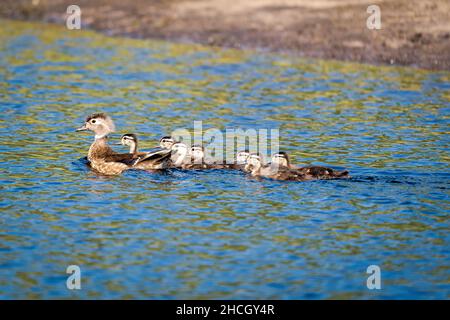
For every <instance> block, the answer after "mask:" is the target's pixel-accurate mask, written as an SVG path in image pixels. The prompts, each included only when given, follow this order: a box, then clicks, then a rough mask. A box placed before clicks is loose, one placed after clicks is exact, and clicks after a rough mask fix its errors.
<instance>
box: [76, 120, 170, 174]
mask: <svg viewBox="0 0 450 320" xmlns="http://www.w3.org/2000/svg"><path fill="white" fill-rule="evenodd" d="M114 130H115V126H114V122H113V121H112V119H111V117H109V116H108V115H106V114H105V113H94V114H92V115H90V116H88V117H87V118H86V121H85V123H84V124H83V126H81V127H80V128H78V129H76V131H92V132H94V133H95V140H94V142H93V143H92V144H91V146H90V147H89V151H88V156H87V158H88V161H89V162H90V165H91V167H92V168H93V169H94V170H96V171H97V172H99V173H101V174H105V175H117V174H121V173H122V172H123V171H125V170H128V169H133V168H137V169H140V167H141V166H142V165H146V166H151V167H154V168H155V169H156V168H160V166H161V163H162V162H163V161H164V160H165V159H167V158H168V157H169V156H170V152H168V151H167V150H163V151H161V150H159V151H155V152H149V153H146V154H145V155H143V156H139V157H137V158H136V157H135V156H134V155H133V154H131V153H125V154H122V153H116V152H114V151H113V150H112V149H111V147H110V146H109V144H108V135H109V134H110V133H111V132H114Z"/></svg>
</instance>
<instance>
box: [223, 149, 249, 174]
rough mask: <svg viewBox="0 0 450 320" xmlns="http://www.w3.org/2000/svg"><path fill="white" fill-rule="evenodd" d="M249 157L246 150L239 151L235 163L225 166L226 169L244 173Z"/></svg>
mask: <svg viewBox="0 0 450 320" xmlns="http://www.w3.org/2000/svg"><path fill="white" fill-rule="evenodd" d="M249 156H250V152H248V151H247V150H245V151H239V152H238V153H236V161H235V162H234V163H232V164H227V168H228V169H234V170H241V171H244V169H245V165H246V163H247V159H248V157H249Z"/></svg>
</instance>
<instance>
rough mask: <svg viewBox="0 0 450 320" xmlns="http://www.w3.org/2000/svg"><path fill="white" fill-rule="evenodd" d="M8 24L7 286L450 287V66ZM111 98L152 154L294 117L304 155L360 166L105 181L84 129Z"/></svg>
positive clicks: (59, 290) (278, 291) (4, 68)
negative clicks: (299, 174)
mask: <svg viewBox="0 0 450 320" xmlns="http://www.w3.org/2000/svg"><path fill="white" fill-rule="evenodd" d="M1 26H2V27H1V30H0V106H1V111H2V112H1V114H0V148H1V153H0V157H1V159H0V162H1V170H0V180H1V183H0V188H1V191H0V208H1V214H0V239H1V241H0V298H7V299H10V298H26V299H34V298H39V299H40V298H46V299H53V298H87V299H91V298H168V299H173V298H195V299H197V298H209V299H216V298H219V299H221V298H243V299H246V298H261V299H262V298H274V299H299V298H300V299H303V298H305V299H323V298H325V299H333V298H351V299H363V298H376V299H383V298H392V299H396V298H412V299H422V298H426V299H428V298H438V299H441V298H444V299H448V298H449V297H450V266H449V258H450V251H449V240H450V237H449V219H448V217H449V187H450V185H449V176H450V175H449V153H448V150H449V138H448V133H449V132H448V131H449V115H450V113H449V107H450V90H449V89H450V74H449V73H446V72H440V73H430V72H424V71H420V70H416V69H408V68H396V67H375V66H364V65H358V64H349V63H338V62H323V61H314V60H312V61H309V60H298V59H294V58H289V57H285V56H280V55H268V54H256V53H253V52H248V51H247V52H242V51H233V50H219V49H211V48H205V47H202V46H195V45H174V44H170V43H165V42H156V41H142V40H130V39H120V38H108V37H105V36H102V35H99V34H96V33H92V32H87V31H82V32H80V31H66V30H65V29H63V28H59V27H54V26H48V25H38V24H29V23H19V22H11V21H4V20H3V21H1ZM94 111H104V112H108V113H109V114H111V115H112V117H113V118H114V120H115V122H116V126H117V128H118V131H117V133H116V134H114V135H113V136H112V139H113V140H114V139H118V138H119V137H120V134H121V133H126V132H135V133H138V134H139V136H140V137H141V140H142V146H143V147H144V148H150V147H153V146H155V144H156V143H157V140H158V139H159V137H160V136H162V135H164V134H167V133H170V132H171V131H172V130H174V129H177V128H188V129H192V127H193V121H194V120H202V121H203V127H204V129H208V128H213V127H214V128H219V129H221V130H223V129H225V128H227V127H229V128H244V129H248V128H268V129H271V128H280V133H281V148H282V149H283V150H285V151H287V152H289V153H291V155H292V158H293V162H294V163H296V164H304V163H315V164H327V165H329V166H332V167H334V168H337V169H342V168H346V169H348V170H350V172H351V174H352V177H353V178H352V179H349V180H341V181H317V182H307V183H295V182H294V183H289V182H277V181H269V180H265V181H256V180H254V179H251V178H249V177H247V176H245V175H243V174H241V173H239V172H232V171H209V172H183V171H170V172H167V173H164V174H149V173H146V172H139V171H130V172H126V173H125V174H123V175H122V176H117V177H101V176H98V175H96V174H95V173H93V172H90V171H89V170H88V169H87V168H86V166H85V165H84V164H83V163H82V161H80V160H79V159H80V158H82V157H83V156H85V155H86V153H87V149H88V147H89V144H90V143H91V141H92V136H91V135H88V134H80V133H75V132H73V131H74V128H76V127H78V126H80V125H81V124H82V122H83V119H84V118H85V116H86V115H88V114H90V113H91V112H94ZM118 148H119V149H120V150H123V151H125V150H124V149H123V148H122V149H121V148H120V147H118ZM71 264H76V265H79V266H80V268H81V270H82V289H81V290H74V291H70V290H68V289H67V288H66V279H67V276H68V275H67V274H66V273H65V271H66V268H67V266H68V265H71ZM369 265H378V266H380V268H381V272H382V289H381V290H368V289H367V287H366V279H367V277H368V274H366V269H367V267H368V266H369Z"/></svg>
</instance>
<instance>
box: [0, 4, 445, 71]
mask: <svg viewBox="0 0 450 320" xmlns="http://www.w3.org/2000/svg"><path fill="white" fill-rule="evenodd" d="M72 4H77V5H78V6H79V7H80V8H81V10H82V16H81V21H82V26H83V27H84V28H90V29H93V30H98V31H101V32H104V33H106V34H108V35H117V36H118V35H120V36H128V37H134V38H155V39H164V40H169V41H174V42H193V43H201V44H207V45H214V46H222V47H232V48H251V49H259V50H265V51H272V52H282V53H288V54H291V55H295V56H302V57H313V58H322V59H337V60H344V61H355V62H364V63H371V64H394V65H406V66H413V67H419V68H424V69H431V70H450V1H448V0H429V1H425V0H378V1H373V0H316V1H311V0H278V1H277V0H244V1H229V0H159V1H158V0H134V1H123V0H76V1H73V0H2V4H1V6H0V17H4V18H9V19H18V20H31V21H43V22H51V23H56V24H63V25H65V19H66V17H67V14H66V9H67V7H68V6H69V5H72ZM373 4H375V5H378V7H379V8H380V12H381V29H380V30H369V29H368V28H367V26H366V21H367V18H368V17H369V16H370V13H368V12H367V8H368V6H370V5H373Z"/></svg>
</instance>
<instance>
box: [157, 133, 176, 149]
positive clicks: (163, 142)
mask: <svg viewBox="0 0 450 320" xmlns="http://www.w3.org/2000/svg"><path fill="white" fill-rule="evenodd" d="M174 143H175V140H174V139H173V138H172V137H170V136H164V137H162V138H161V139H159V146H160V147H161V148H163V149H168V150H171V149H172V146H173V144H174Z"/></svg>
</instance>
